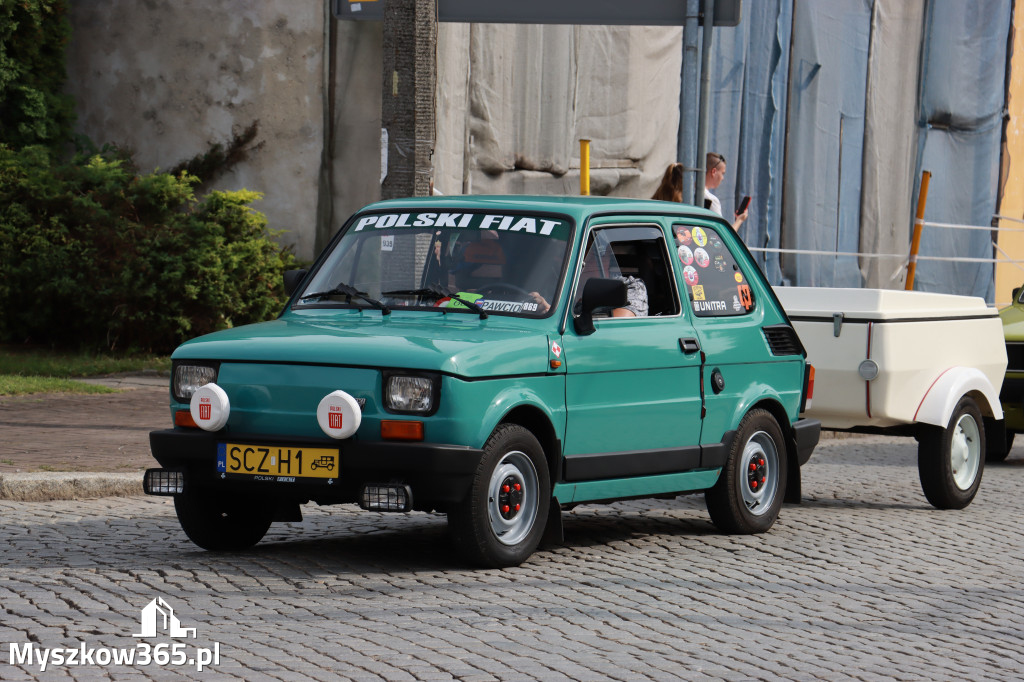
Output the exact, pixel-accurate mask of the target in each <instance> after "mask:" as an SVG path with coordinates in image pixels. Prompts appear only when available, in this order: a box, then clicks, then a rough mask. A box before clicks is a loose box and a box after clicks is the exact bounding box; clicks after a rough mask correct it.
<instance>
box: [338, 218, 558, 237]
mask: <svg viewBox="0 0 1024 682" xmlns="http://www.w3.org/2000/svg"><path fill="white" fill-rule="evenodd" d="M368 227H372V228H375V229H378V230H381V229H386V228H399V227H411V228H416V227H452V228H477V229H480V230H501V231H505V232H525V233H527V234H536V235H540V236H542V237H549V236H551V235H552V233H553V232H554V231H555V229H556V228H558V230H559V233H560V234H558V235H555V236H558V237H563V238H564V231H563V229H567V228H568V223H567V222H566V221H564V220H551V219H549V218H536V217H533V216H517V215H503V214H487V213H381V214H375V215H364V216H361V217H360V218H359V220H358V221H357V222H356V226H355V228H354V231H355V232H360V231H362V230H363V229H364V228H368Z"/></svg>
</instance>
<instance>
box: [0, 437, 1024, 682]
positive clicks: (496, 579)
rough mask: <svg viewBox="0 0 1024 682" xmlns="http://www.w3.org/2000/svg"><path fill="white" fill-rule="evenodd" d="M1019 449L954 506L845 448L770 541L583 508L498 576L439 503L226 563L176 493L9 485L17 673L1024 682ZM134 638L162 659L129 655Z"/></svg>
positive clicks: (692, 511) (811, 473)
mask: <svg viewBox="0 0 1024 682" xmlns="http://www.w3.org/2000/svg"><path fill="white" fill-rule="evenodd" d="M1022 455H1024V447H1020V448H1018V450H1017V451H1015V453H1014V454H1013V455H1011V458H1010V459H1009V460H1008V461H1007V462H1006V463H1005V464H1002V465H997V466H989V467H987V468H986V470H985V474H984V480H983V482H982V485H981V491H980V493H979V495H978V497H977V498H976V499H975V501H974V503H973V504H972V505H971V506H969V507H968V508H967V509H965V510H962V511H952V512H950V511H938V510H935V509H932V508H931V507H930V506H929V505H928V504H927V502H926V501H925V499H924V497H923V495H922V494H921V491H920V486H919V484H918V481H917V469H916V444H915V442H914V441H913V440H912V439H888V438H877V437H871V438H857V439H850V440H831V441H829V440H826V441H823V443H822V445H821V446H820V447H819V450H818V451H817V452H816V454H815V456H814V457H813V458H812V459H811V462H810V464H809V465H808V466H807V467H806V468H805V470H804V503H803V504H801V505H799V506H793V505H787V506H786V507H785V508H784V509H783V512H782V515H781V518H780V520H779V522H778V524H776V526H775V527H774V528H773V529H772V530H771V531H770V532H769V533H767V534H764V535H759V536H723V535H720V534H718V533H717V532H716V531H715V529H714V527H713V526H712V525H711V523H710V522H709V520H708V517H707V513H706V511H705V510H704V506H703V499H702V498H701V497H700V496H691V497H684V498H679V499H677V500H659V501H634V502H627V503H619V504H616V505H611V506H580V507H577V508H576V509H575V510H573V511H572V512H567V513H565V526H566V535H567V542H566V544H565V545H564V546H561V547H557V548H554V549H549V550H545V551H541V552H538V553H537V554H536V555H535V556H534V557H533V558H532V559H531V560H530V561H529V562H528V563H527V564H524V565H523V566H521V567H519V568H515V569H508V570H502V571H499V570H472V569H468V568H466V567H464V566H462V565H460V564H459V563H458V560H457V559H456V558H455V557H454V555H453V553H452V551H451V548H450V545H449V543H448V540H447V536H446V534H445V521H444V518H443V517H439V516H431V515H426V514H411V515H379V514H370V513H366V512H362V511H359V510H358V509H356V508H354V507H350V506H343V507H333V508H326V509H318V508H307V509H305V510H304V512H305V514H306V520H305V521H304V522H303V523H300V524H281V525H275V526H274V527H272V529H271V532H270V534H269V535H268V537H267V539H265V540H264V541H263V542H262V543H261V544H260V545H258V546H257V547H256V548H255V549H254V550H252V551H249V552H244V553H240V554H234V555H230V554H212V553H206V552H203V551H201V550H198V549H196V548H194V547H193V546H191V545H190V544H189V543H188V542H187V540H186V539H185V538H184V536H183V535H182V533H181V532H180V530H179V528H178V526H177V523H176V520H175V518H174V513H173V508H172V505H171V503H170V502H169V501H168V500H165V499H157V498H143V497H126V498H125V497H122V498H103V499H93V500H83V501H52V502H12V501H4V502H0V518H2V520H3V523H2V524H0V547H3V548H5V551H3V552H0V679H3V680H22V679H47V680H49V679H68V678H74V679H108V678H115V679H144V678H154V677H155V678H158V679H196V678H198V679H246V680H260V679H278V680H299V679H314V680H337V679H355V680H376V679H380V680H449V679H457V680H523V679H545V680H548V679H550V680H566V679H567V680H606V679H610V680H641V679H660V680H675V679H709V678H715V679H728V680H777V679H795V680H817V679H836V680H845V679H865V680H883V679H884V680H888V679H899V680H944V679H948V680H999V681H1000V682H1002V681H1003V680H1007V679H1020V678H1021V674H1022V673H1021V671H1022V669H1024V590H1022V589H1021V588H1022V586H1024V532H1022V531H1024V524H1022V521H1021V514H1020V512H1019V509H1020V505H1019V501H1020V499H1021V491H1022V490H1024V457H1022ZM157 598H162V599H163V600H164V604H165V605H166V606H164V604H160V603H159V602H158V603H157V604H156V605H155V606H152V607H150V606H148V605H150V604H151V602H152V601H153V600H154V599H157ZM147 607H148V609H147ZM156 607H159V608H162V609H163V610H164V611H165V612H166V611H167V609H168V608H171V609H173V616H174V618H175V619H177V620H176V621H173V620H172V619H170V618H169V619H168V620H166V621H164V620H163V619H162V617H157V616H155V615H154V613H153V611H152V609H153V608H156ZM144 610H147V612H148V614H149V615H148V616H147V615H145V614H144V613H143V612H144ZM150 618H152V619H153V620H149V621H148V622H149V623H150V625H153V624H155V625H156V627H157V628H158V635H157V636H155V637H133V635H145V634H146V627H147V619H150ZM167 624H176V625H177V626H178V627H180V628H195V633H194V637H193V636H189V633H188V631H187V630H186V631H185V632H186V634H185V636H183V637H179V638H177V639H172V638H170V637H169V636H168V635H167V633H166V632H165V631H164V630H163V629H162V628H163V627H164V626H165V625H167ZM175 643H177V644H178V645H179V647H178V648H177V649H175V648H173V646H174V644H175ZM161 646H162V647H163V649H162V654H160V653H159V652H160V651H161V648H160V647H161ZM146 647H148V650H147V649H146ZM67 650H74V651H76V652H78V653H76V654H75V658H76V660H81V658H82V657H83V656H85V657H86V658H87V659H89V660H90V661H91V663H90V664H88V665H85V666H77V665H73V664H68V663H67V662H66V660H65V662H63V663H62V664H54V658H53V656H54V652H58V653H59V654H60V655H61V657H62V658H64V659H67V658H68V651H67ZM129 650H131V651H133V652H134V655H135V656H136V657H138V656H141V655H142V653H141V652H142V651H143V650H147V651H148V654H149V657H150V659H153V660H152V661H151V662H150V663H149V664H148V665H140V664H139V662H138V660H135V662H134V663H133V664H132V665H125V664H121V665H115V664H114V663H113V662H111V661H112V660H113V657H114V656H115V655H122V656H123V655H127V654H126V652H128V651H129ZM214 653H216V654H217V660H216V662H214V663H211V664H209V665H207V666H206V667H205V670H204V671H203V672H201V673H197V672H196V667H197V664H196V661H198V660H200V659H204V660H205V658H213V654H214ZM25 656H31V657H32V662H31V664H29V663H28V662H26V661H25V660H24V657H25ZM37 656H38V657H42V656H47V657H48V660H49V665H48V666H47V667H46V668H45V670H44V671H43V672H40V668H41V666H40V661H39V659H38V658H36V657H37ZM158 656H162V657H163V658H167V659H171V660H170V661H169V662H166V664H164V665H157V663H156V662H155V660H156V659H157V658H158ZM12 658H14V659H15V661H14V663H13V664H12V660H11V659H12ZM163 658H161V659H160V660H163ZM19 659H20V660H21V661H22V662H20V663H19ZM175 659H177V660H178V661H179V662H181V664H175V662H174V660H175ZM104 661H106V663H104ZM189 661H192V663H189Z"/></svg>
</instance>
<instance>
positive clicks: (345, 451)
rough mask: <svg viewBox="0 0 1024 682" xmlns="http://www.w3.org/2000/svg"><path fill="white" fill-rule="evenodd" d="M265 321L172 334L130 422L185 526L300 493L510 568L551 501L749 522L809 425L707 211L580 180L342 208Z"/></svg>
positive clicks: (263, 518)
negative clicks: (672, 507) (687, 497)
mask: <svg viewBox="0 0 1024 682" xmlns="http://www.w3.org/2000/svg"><path fill="white" fill-rule="evenodd" d="M286 287H287V288H288V289H289V290H290V292H291V299H290V301H289V302H288V305H287V307H286V309H285V311H284V312H283V313H282V314H281V316H280V317H279V318H278V319H276V320H273V321H271V322H264V323H260V324H253V325H248V326H244V327H239V328H237V329H230V330H227V331H222V332H217V333H214V334H209V335H207V336H203V337H200V338H198V339H194V340H192V341H189V342H188V343H185V344H183V345H182V346H180V347H179V348H178V349H177V350H176V351H175V352H174V354H173V356H172V360H173V370H172V380H171V381H172V383H171V391H170V392H171V413H172V417H173V420H174V424H175V426H174V428H172V429H168V430H163V431H155V432H153V433H152V434H151V436H150V442H151V446H152V450H153V455H154V457H155V458H156V460H157V461H158V462H159V463H160V465H161V467H162V468H160V469H150V470H149V471H147V472H146V477H145V489H146V492H147V493H149V494H155V495H173V496H174V506H175V510H176V512H177V515H178V520H179V521H180V523H181V526H182V529H183V530H184V531H185V534H186V535H187V536H188V537H189V538H190V539H191V540H192V541H193V542H195V543H196V544H197V545H199V546H200V547H204V548H206V549H213V550H223V549H240V548H245V547H249V546H251V545H253V544H255V543H257V542H259V540H260V539H261V538H262V537H263V536H264V534H265V533H266V531H267V529H268V528H269V526H270V524H271V523H272V522H274V521H296V520H300V519H301V511H300V505H302V504H304V503H307V502H315V503H317V504H321V505H322V504H337V503H358V504H359V505H360V506H361V507H363V508H364V509H367V510H372V511H394V512H408V511H412V510H420V511H437V512H443V513H446V514H447V516H448V522H449V529H450V531H451V533H452V537H453V539H454V541H455V544H456V545H457V546H458V548H459V549H460V551H461V552H462V554H463V555H464V556H465V557H466V558H467V559H468V560H470V561H472V562H473V563H477V564H481V565H485V566H513V565H517V564H519V563H521V562H522V561H523V560H525V559H526V558H527V557H529V556H530V554H531V553H532V552H533V551H534V550H535V549H536V548H537V546H538V544H539V543H540V542H541V540H542V539H544V540H545V541H546V542H557V541H560V540H561V532H562V526H561V515H560V512H561V510H563V509H568V508H571V507H572V506H574V505H577V504H581V503H596V502H608V501H613V500H621V499H627V498H645V497H655V496H658V497H661V496H675V495H677V494H681V493H691V492H704V493H705V498H706V501H707V508H708V511H709V513H710V515H711V519H712V521H713V522H714V523H715V525H716V526H717V527H718V528H720V529H721V530H723V531H725V532H729V533H759V532H763V531H766V530H768V529H769V528H770V527H771V526H772V524H773V523H774V522H775V520H776V518H777V517H778V514H779V510H780V507H781V505H782V502H783V500H784V499H796V500H798V499H799V480H800V479H799V473H800V465H801V464H802V463H804V462H806V461H807V459H808V458H809V457H810V455H811V452H812V450H813V449H814V447H815V445H816V444H817V442H818V435H819V431H820V427H819V424H818V422H817V421H815V420H809V419H799V418H798V415H799V414H800V412H801V409H802V408H803V406H804V401H805V400H806V399H807V398H808V396H807V388H808V385H809V381H808V379H809V377H812V376H813V374H812V370H811V368H810V366H809V365H807V363H806V361H805V357H806V355H805V352H804V349H803V346H802V345H801V343H800V340H799V338H798V337H797V335H796V332H794V330H793V327H792V326H791V324H790V322H789V320H788V319H787V317H786V314H785V313H784V312H783V310H782V307H781V306H780V305H779V303H778V301H777V299H776V298H775V295H774V293H773V292H772V289H771V288H770V287H769V286H768V285H767V283H766V282H765V279H764V277H763V276H762V274H761V272H760V270H759V269H758V267H757V265H756V264H755V262H754V261H753V259H752V258H751V256H750V254H749V252H748V251H747V250H746V248H745V247H744V246H743V244H742V242H741V241H740V240H739V239H738V238H737V236H736V234H735V233H734V232H733V231H732V230H731V228H730V227H729V226H728V225H727V224H726V223H725V222H723V221H722V220H721V219H719V218H718V217H717V216H716V215H714V214H712V213H710V212H708V211H705V210H701V209H694V208H692V207H689V206H685V205H682V204H676V203H668V202H655V201H636V200H628V199H625V200H624V199H611V198H597V197H527V196H520V197H485V196H472V197H469V196H467V197H431V198H422V199H405V200H392V201H382V202H378V203H375V204H372V205H370V206H367V207H366V208H364V209H363V210H362V211H360V212H358V213H357V214H356V215H354V216H352V217H351V218H350V219H349V220H348V222H347V223H346V224H345V225H344V227H343V228H342V229H341V230H340V231H339V232H338V234H337V235H336V236H335V238H334V239H333V241H332V243H331V244H330V246H328V248H327V249H326V250H325V251H324V253H323V254H321V255H320V257H319V258H318V259H317V261H316V263H315V264H314V265H313V266H312V268H311V269H310V270H309V271H308V272H306V271H299V272H293V273H289V274H288V276H287V277H286Z"/></svg>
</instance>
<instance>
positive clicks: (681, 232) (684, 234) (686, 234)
mask: <svg viewBox="0 0 1024 682" xmlns="http://www.w3.org/2000/svg"><path fill="white" fill-rule="evenodd" d="M674 229H675V233H676V241H677V242H679V243H680V244H683V245H686V244H689V243H690V240H691V236H690V229H689V228H688V227H684V226H682V225H677V226H676V227H675V228H674Z"/></svg>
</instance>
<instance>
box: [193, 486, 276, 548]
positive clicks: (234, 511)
mask: <svg viewBox="0 0 1024 682" xmlns="http://www.w3.org/2000/svg"><path fill="white" fill-rule="evenodd" d="M174 511H175V513H177V515H178V523H180V524H181V529H182V530H183V531H185V535H187V536H188V539H189V540H191V541H192V542H194V543H195V544H197V545H199V546H200V547H202V548H203V549H207V550H211V551H237V550H242V549H248V548H249V547H252V546H253V545H255V544H256V543H257V542H259V541H260V540H262V539H263V536H264V535H266V534H267V530H268V529H269V528H270V523H271V521H272V520H273V509H271V508H270V507H269V506H267V505H260V504H256V503H255V502H247V501H246V500H245V499H243V498H239V497H236V496H233V495H219V496H218V495H217V493H215V492H214V491H212V490H207V491H191V492H186V493H184V494H181V495H175V496H174Z"/></svg>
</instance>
